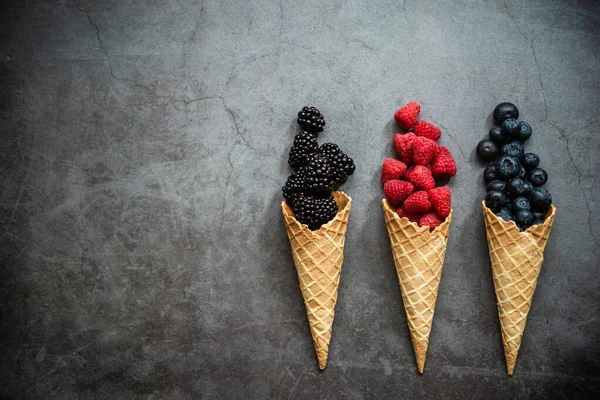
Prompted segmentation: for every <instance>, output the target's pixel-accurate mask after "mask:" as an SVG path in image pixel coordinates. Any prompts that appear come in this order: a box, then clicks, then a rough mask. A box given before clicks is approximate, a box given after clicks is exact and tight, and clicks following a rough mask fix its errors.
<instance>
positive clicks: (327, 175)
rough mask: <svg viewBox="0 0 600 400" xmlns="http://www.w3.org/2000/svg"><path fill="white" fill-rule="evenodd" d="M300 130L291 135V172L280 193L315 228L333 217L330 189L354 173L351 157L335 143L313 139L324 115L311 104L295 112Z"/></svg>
mask: <svg viewBox="0 0 600 400" xmlns="http://www.w3.org/2000/svg"><path fill="white" fill-rule="evenodd" d="M297 122H298V124H299V125H300V126H301V127H302V129H303V131H302V132H300V133H298V134H297V135H296V137H295V138H294V145H293V146H292V148H291V149H290V155H289V159H288V163H289V164H290V166H291V167H292V168H293V169H294V172H293V173H292V174H291V175H290V176H289V177H288V179H287V181H286V183H285V185H284V186H283V189H282V190H283V197H284V198H285V201H286V202H287V203H288V205H289V206H290V207H291V208H292V211H293V212H294V215H295V216H296V219H297V220H298V221H299V222H300V223H301V224H306V225H308V227H309V229H311V230H313V231H314V230H317V229H319V228H320V227H321V225H323V224H326V223H327V222H329V221H331V220H332V219H333V218H335V216H336V214H337V213H338V205H337V203H336V202H335V201H334V199H333V195H332V191H333V190H335V189H337V188H338V187H339V185H341V184H342V183H344V182H346V180H347V179H348V176H350V175H352V174H353V173H354V169H355V165H354V161H353V160H352V159H351V158H350V157H348V156H347V155H346V154H344V152H343V151H342V150H340V148H339V147H338V146H337V145H336V144H335V143H324V144H322V145H321V146H319V144H318V143H317V137H318V136H319V132H322V131H323V127H324V126H325V119H324V118H323V115H322V114H321V112H320V111H319V110H317V109H316V108H315V107H303V108H302V110H301V111H300V112H298V119H297Z"/></svg>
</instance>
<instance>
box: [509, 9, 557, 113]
mask: <svg viewBox="0 0 600 400" xmlns="http://www.w3.org/2000/svg"><path fill="white" fill-rule="evenodd" d="M504 8H506V15H508V17H509V18H510V20H511V21H512V23H513V24H514V25H515V26H516V28H517V31H519V34H520V35H521V36H522V37H523V39H525V41H527V43H528V44H529V47H530V48H531V54H532V55H533V61H534V62H535V66H536V68H537V73H538V81H539V83H540V91H541V92H542V100H543V102H544V115H545V116H544V120H543V121H547V120H548V104H547V102H546V93H545V91H544V83H543V82H542V71H541V70H540V63H539V62H538V59H537V54H536V52H535V46H534V45H533V39H529V38H528V37H527V35H525V33H524V32H523V31H522V30H521V26H520V25H519V23H518V22H517V20H516V19H515V17H514V16H513V15H512V13H511V12H510V9H509V8H508V4H506V1H505V2H504Z"/></svg>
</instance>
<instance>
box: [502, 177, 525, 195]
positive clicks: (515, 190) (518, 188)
mask: <svg viewBox="0 0 600 400" xmlns="http://www.w3.org/2000/svg"><path fill="white" fill-rule="evenodd" d="M506 186H507V189H508V193H509V194H510V195H511V196H513V197H519V196H523V194H524V193H525V190H526V187H525V182H524V181H523V179H521V178H519V177H518V176H517V177H515V178H512V179H511V180H510V181H508V184H507V185H506Z"/></svg>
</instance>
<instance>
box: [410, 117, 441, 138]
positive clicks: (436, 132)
mask: <svg viewBox="0 0 600 400" xmlns="http://www.w3.org/2000/svg"><path fill="white" fill-rule="evenodd" d="M413 131H414V132H415V135H417V136H423V137H426V138H428V139H431V140H435V141H437V140H438V139H439V138H440V136H442V131H441V130H440V128H438V127H437V126H435V125H433V124H430V123H429V122H426V121H417V122H415V126H414V127H413Z"/></svg>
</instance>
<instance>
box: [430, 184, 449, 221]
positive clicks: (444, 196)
mask: <svg viewBox="0 0 600 400" xmlns="http://www.w3.org/2000/svg"><path fill="white" fill-rule="evenodd" d="M428 194H429V201H431V205H432V206H433V209H434V210H435V212H436V213H438V215H439V216H440V217H442V218H446V217H447V216H448V215H450V211H451V210H452V201H451V194H450V188H449V187H448V186H440V187H437V188H435V189H431V190H430V191H429V192H428Z"/></svg>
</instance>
